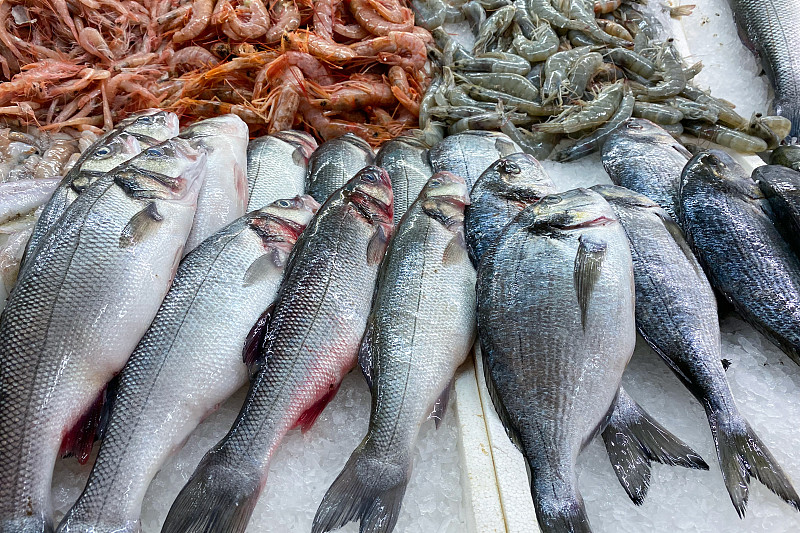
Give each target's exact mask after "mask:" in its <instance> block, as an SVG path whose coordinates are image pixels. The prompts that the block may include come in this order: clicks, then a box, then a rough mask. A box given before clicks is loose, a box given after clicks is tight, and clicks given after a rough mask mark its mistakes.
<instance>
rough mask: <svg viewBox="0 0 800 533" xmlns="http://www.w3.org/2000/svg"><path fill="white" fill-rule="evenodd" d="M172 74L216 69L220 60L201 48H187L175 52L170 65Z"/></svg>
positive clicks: (169, 62)
mask: <svg viewBox="0 0 800 533" xmlns="http://www.w3.org/2000/svg"><path fill="white" fill-rule="evenodd" d="M167 64H168V65H169V69H170V71H171V72H175V73H178V72H181V71H184V72H185V71H188V70H194V69H199V68H209V67H216V66H217V65H219V59H217V58H216V57H214V54H212V53H211V52H209V51H208V50H206V49H205V48H202V47H200V46H187V47H186V48H181V49H180V50H178V51H177V52H175V53H174V54H173V55H172V57H171V58H170V59H169V61H168V63H167Z"/></svg>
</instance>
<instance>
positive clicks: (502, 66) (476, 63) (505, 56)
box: [453, 52, 531, 76]
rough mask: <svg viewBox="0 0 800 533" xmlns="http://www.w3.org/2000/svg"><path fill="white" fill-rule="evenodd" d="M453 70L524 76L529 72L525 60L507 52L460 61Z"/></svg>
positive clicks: (491, 53)
mask: <svg viewBox="0 0 800 533" xmlns="http://www.w3.org/2000/svg"><path fill="white" fill-rule="evenodd" d="M453 68H454V69H456V70H463V71H467V72H498V73H500V72H507V73H510V74H519V75H521V76H524V75H525V74H527V73H528V72H529V71H530V70H531V64H530V63H529V62H528V60H527V59H525V58H522V57H520V56H518V55H515V54H509V53H507V52H487V53H485V54H482V55H480V56H476V57H470V58H468V59H461V60H458V61H455V62H454V63H453Z"/></svg>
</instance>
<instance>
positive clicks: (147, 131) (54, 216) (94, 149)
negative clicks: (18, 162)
mask: <svg viewBox="0 0 800 533" xmlns="http://www.w3.org/2000/svg"><path fill="white" fill-rule="evenodd" d="M178 128H179V121H178V116H177V115H176V114H175V113H170V112H168V111H158V112H145V113H142V114H140V115H136V116H133V117H130V118H128V119H125V120H123V121H122V122H120V123H119V124H118V125H117V127H116V128H114V129H113V130H112V131H111V132H109V133H108V134H106V135H104V136H102V137H100V138H99V139H98V140H97V141H95V142H94V143H93V144H92V145H91V146H89V147H88V148H87V149H86V150H84V152H83V153H82V154H81V156H80V158H78V161H76V162H75V165H74V166H73V167H72V169H71V170H70V171H69V172H68V173H67V175H66V176H64V178H63V179H62V180H61V183H59V185H58V187H57V188H56V190H55V192H54V193H53V195H52V197H51V198H50V200H49V201H48V202H47V203H46V204H45V207H44V210H43V211H42V213H41V215H40V216H39V219H38V220H37V221H36V226H35V227H34V229H33V235H31V238H30V240H29V241H28V245H27V247H26V248H25V254H24V256H23V258H22V266H21V267H20V268H22V267H23V266H24V264H25V262H26V261H27V258H28V257H30V256H32V255H33V253H34V251H35V250H36V248H37V247H38V246H39V241H40V240H41V239H42V238H43V237H44V235H45V234H46V233H47V232H48V231H49V230H50V228H52V227H53V226H54V225H56V223H57V222H58V220H59V219H60V218H61V216H62V215H63V214H64V212H65V211H66V210H67V208H68V207H69V206H70V205H71V204H72V202H74V201H75V199H76V198H77V197H78V195H80V194H81V193H82V192H83V191H85V190H86V189H87V188H88V187H89V186H91V185H92V184H93V183H94V182H95V181H97V179H99V178H100V177H101V176H103V174H105V173H106V172H108V171H110V170H112V169H114V168H115V167H117V166H118V165H121V164H122V163H124V162H126V161H128V160H129V159H131V158H132V157H134V156H135V155H137V154H139V153H140V152H141V151H142V150H143V149H145V148H148V147H150V146H153V145H156V144H158V143H160V142H163V141H166V140H167V139H170V138H171V137H174V136H176V135H177V134H178Z"/></svg>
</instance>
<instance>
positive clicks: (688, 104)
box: [667, 96, 719, 124]
mask: <svg viewBox="0 0 800 533" xmlns="http://www.w3.org/2000/svg"><path fill="white" fill-rule="evenodd" d="M667 103H669V104H670V105H672V106H673V107H675V108H676V109H678V110H679V111H680V112H681V113H682V114H683V116H684V118H687V119H689V120H702V121H705V122H710V123H711V124H715V123H716V122H717V121H718V120H719V110H718V109H716V108H715V107H714V106H710V105H707V104H703V103H700V102H695V101H693V100H689V99H688V98H682V97H680V96H676V97H674V98H670V99H669V100H668V101H667Z"/></svg>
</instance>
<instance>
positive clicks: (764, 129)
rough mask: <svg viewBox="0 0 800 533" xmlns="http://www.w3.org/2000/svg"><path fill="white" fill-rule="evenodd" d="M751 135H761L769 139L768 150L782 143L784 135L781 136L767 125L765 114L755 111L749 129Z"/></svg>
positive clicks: (760, 136) (762, 137)
mask: <svg viewBox="0 0 800 533" xmlns="http://www.w3.org/2000/svg"><path fill="white" fill-rule="evenodd" d="M747 133H749V134H750V135H753V136H755V137H759V138H761V139H764V140H765V141H767V150H774V149H776V148H777V147H778V146H780V144H781V139H783V138H784V137H786V136H785V135H784V136H779V135H778V133H777V132H775V131H774V130H773V129H772V128H770V127H769V126H768V125H767V121H765V120H764V116H763V115H762V114H761V113H754V114H753V117H752V118H751V119H750V129H749V130H748V131H747Z"/></svg>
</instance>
